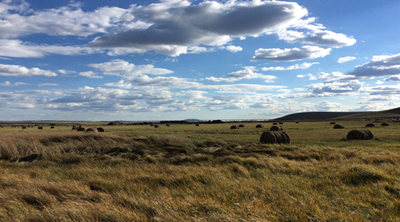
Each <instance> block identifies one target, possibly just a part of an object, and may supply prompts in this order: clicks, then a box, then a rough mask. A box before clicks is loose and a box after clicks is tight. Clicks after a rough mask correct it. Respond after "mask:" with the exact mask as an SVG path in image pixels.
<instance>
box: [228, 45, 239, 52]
mask: <svg viewBox="0 0 400 222" xmlns="http://www.w3.org/2000/svg"><path fill="white" fill-rule="evenodd" d="M225 49H226V50H228V51H229V52H240V51H242V50H243V48H242V47H240V46H234V45H228V46H227V47H226V48H225Z"/></svg>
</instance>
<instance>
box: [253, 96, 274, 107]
mask: <svg viewBox="0 0 400 222" xmlns="http://www.w3.org/2000/svg"><path fill="white" fill-rule="evenodd" d="M276 103H277V101H276V100H274V99H272V98H271V97H270V96H268V97H264V98H261V99H259V100H258V101H256V102H254V103H253V104H252V105H250V108H259V109H262V108H268V107H271V106H272V105H273V104H276Z"/></svg>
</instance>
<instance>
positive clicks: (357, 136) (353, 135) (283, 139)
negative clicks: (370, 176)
mask: <svg viewBox="0 0 400 222" xmlns="http://www.w3.org/2000/svg"><path fill="white" fill-rule="evenodd" d="M346 138H347V139H348V140H371V139H373V138H374V135H373V134H372V133H371V131H369V130H352V131H350V132H349V133H348V134H347V137H346ZM260 143H279V144H282V143H290V137H289V135H288V134H287V133H285V132H279V131H265V132H263V133H262V134H261V137H260Z"/></svg>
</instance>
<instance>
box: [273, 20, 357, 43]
mask: <svg viewBox="0 0 400 222" xmlns="http://www.w3.org/2000/svg"><path fill="white" fill-rule="evenodd" d="M300 26H301V25H300ZM303 27H304V28H309V29H310V30H311V31H309V32H308V33H303V32H299V31H283V32H279V33H278V36H279V38H280V39H283V40H285V41H287V42H289V43H295V42H300V43H303V44H311V45H321V46H329V47H334V48H340V47H343V46H351V45H354V44H355V43H356V41H357V40H355V39H354V38H353V37H348V36H346V35H344V34H342V33H335V32H332V31H329V30H322V29H323V28H324V27H323V26H318V25H309V24H308V25H305V26H303Z"/></svg>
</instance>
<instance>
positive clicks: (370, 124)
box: [365, 123, 375, 127]
mask: <svg viewBox="0 0 400 222" xmlns="http://www.w3.org/2000/svg"><path fill="white" fill-rule="evenodd" d="M374 126H375V124H373V123H368V124H367V125H365V127H374Z"/></svg>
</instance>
